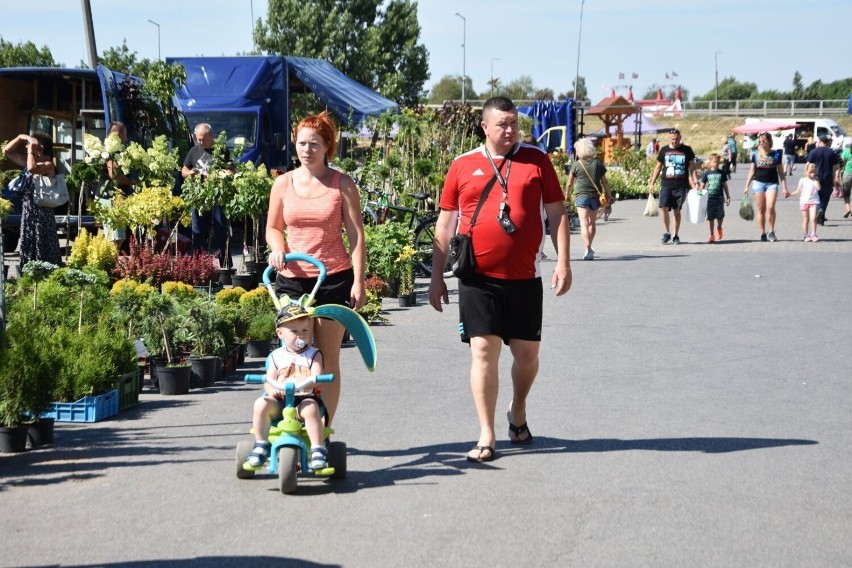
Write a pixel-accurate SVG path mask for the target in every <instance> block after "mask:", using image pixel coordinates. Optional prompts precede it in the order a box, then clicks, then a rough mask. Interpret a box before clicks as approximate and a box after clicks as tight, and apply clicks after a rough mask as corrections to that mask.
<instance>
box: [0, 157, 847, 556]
mask: <svg viewBox="0 0 852 568" xmlns="http://www.w3.org/2000/svg"><path fill="white" fill-rule="evenodd" d="M797 173H798V172H797ZM743 177H744V174H743V170H741V173H740V174H738V175H737V177H736V178H735V180H734V182H732V189H733V195H734V196H735V202H734V203H733V204H732V205H731V207H729V208H728V218H727V221H726V224H725V234H726V239H725V240H724V241H723V242H721V243H716V244H706V243H705V242H703V241H704V240H705V238H706V233H707V230H706V228H705V226H704V225H703V224H702V225H692V224H689V223H686V224H685V226H684V227H683V229H682V230H681V238H682V240H683V241H684V244H681V245H678V246H673V245H665V246H664V245H661V244H660V243H659V237H660V233H662V229H661V223H660V221H659V219H651V218H647V217H643V216H642V209H643V207H644V203H642V202H638V201H632V202H618V203H616V205H615V210H614V213H613V216H612V218H611V220H610V221H609V222H607V223H602V224H601V226H600V228H599V232H598V238H597V241H596V243H595V248H596V250H597V252H598V259H597V260H595V261H593V262H583V261H581V260H579V258H580V257H581V256H582V247H581V245H580V240H579V236H578V235H573V236H572V246H573V251H572V258H573V259H575V261H574V262H572V267H573V272H574V286H573V288H572V290H571V291H570V292H569V293H568V294H567V295H566V296H563V297H561V298H554V297H553V296H552V294H548V293H546V294H545V310H546V312H545V329H544V342H543V344H542V353H541V371H540V375H539V379H538V382H537V383H536V386H535V388H534V390H533V393H532V396H531V399H530V401H529V410H528V414H529V424H530V428H531V430H532V432H533V434H534V435H535V440H536V441H535V444H534V445H533V446H531V447H512V446H511V445H510V444H509V442H508V436H507V434H506V420H505V418H504V415H503V412H504V411H503V410H501V411H500V412H498V426H499V428H498V433H499V436H500V439H499V441H498V444H497V452H498V459H497V460H495V461H494V462H491V463H489V464H487V465H476V464H469V463H468V462H467V461H465V459H464V456H465V453H466V451H467V450H468V449H470V447H472V445H473V444H474V443H475V441H476V436H477V426H476V418H475V413H474V410H473V404H472V401H471V398H470V393H469V388H468V385H467V367H468V354H467V351H466V348H465V347H464V346H463V345H462V344H461V343H460V342H459V341H458V339H457V337H456V336H455V329H456V317H457V307H456V306H455V296H454V294H453V295H451V298H452V305H450V306H449V307H448V309H447V310H446V311H445V312H444V313H443V314H440V313H438V312H435V311H434V310H432V309H431V308H430V307H429V306H428V305H424V300H423V297H424V296H423V295H424V294H425V285H426V282H425V281H419V282H418V288H419V291H420V292H421V305H419V306H417V307H414V308H410V309H400V308H396V307H394V306H393V304H392V303H391V302H392V300H386V306H387V307H388V316H389V318H390V323H389V324H388V325H384V326H377V327H375V328H374V333H375V336H376V341H377V344H378V349H379V365H378V369H377V371H376V372H375V373H373V374H370V373H367V372H366V371H365V370H364V368H363V365H361V364H360V362H359V360H358V358H357V354H356V352H355V349H352V348H348V349H345V350H344V369H345V376H344V377H343V382H344V384H343V398H342V402H341V408H340V411H339V414H338V419H337V421H336V424H335V426H336V427H337V428H338V435H337V436H336V438H337V439H338V440H343V441H345V442H346V443H347V444H348V445H349V461H348V467H349V474H348V477H347V478H346V480H344V481H340V482H332V483H330V482H324V481H316V480H306V481H303V482H300V488H299V489H300V492H299V494H298V495H295V496H282V495H280V494H279V493H278V492H277V491H276V480H274V479H272V478H269V477H266V478H257V479H254V480H242V481H241V480H237V479H236V478H235V476H234V455H233V454H234V447H235V445H236V443H237V441H238V440H240V439H243V438H244V437H245V436H246V432H247V430H248V428H249V418H250V409H251V403H252V400H253V399H254V397H255V396H256V394H257V387H256V386H246V385H243V384H242V383H240V382H239V381H238V380H230V381H222V382H219V383H217V384H216V385H215V386H214V387H211V388H208V389H204V390H200V391H193V392H191V393H190V394H189V395H186V396H176V397H162V396H160V395H159V394H156V393H154V392H153V391H150V390H147V391H146V392H145V393H144V394H143V395H142V396H141V404H140V405H139V406H138V407H137V408H136V409H133V410H130V411H126V412H124V413H122V414H120V415H119V416H117V417H115V418H113V419H110V420H107V421H104V422H100V423H96V424H88V425H75V424H58V426H57V432H56V444H55V446H54V447H53V448H45V449H39V450H36V451H30V452H27V453H24V454H19V455H0V511H2V514H0V534H2V535H3V538H2V541H3V555H2V556H0V565H2V566H59V565H61V566H154V565H156V566H199V567H201V566H204V567H219V566H245V565H264V566H345V567H362V566H363V567H367V566H370V567H373V566H439V565H440V566H489V567H503V566H506V567H516V566H655V567H657V566H720V567H722V566H724V567H730V566H748V567H755V566H772V567H777V566H791V567H793V566H795V567H802V566H820V567H823V566H849V565H852V530H850V527H852V491H850V488H852V467H850V465H852V460H850V451H849V448H850V447H852V419H851V418H850V410H849V409H850V407H852V389H850V388H849V379H850V372H849V369H850V363H852V362H850V357H849V323H848V322H849V318H850V317H852V305H850V303H851V302H850V297H849V283H850V278H851V277H852V264H850V258H852V256H850V252H852V220H843V219H840V212H841V208H842V205H841V204H838V203H837V202H836V201H833V202H832V205H831V206H830V207H829V211H828V217H829V222H828V223H827V225H826V226H825V227H824V228H821V231H820V233H821V236H822V238H823V240H822V241H821V242H819V243H802V242H800V238H801V229H800V214H799V211H798V207H797V202H796V201H795V200H787V201H784V202H782V203H780V204H779V220H778V228H777V233H778V237H779V239H780V240H779V241H778V242H776V243H764V242H757V241H756V238H757V236H758V231H757V229H756V228H755V226H754V223H747V222H745V221H743V220H741V219H740V218H739V217H738V216H737V214H736V212H737V207H738V199H739V195H740V193H741V191H742V183H743ZM835 219H839V220H835ZM550 253H551V258H552V257H553V252H552V250H550ZM552 266H553V265H552V261H545V263H544V273H545V275H547V276H548V277H549V275H550V273H551V271H552ZM450 285H451V288H452V291H454V288H455V283H454V281H452V280H451V281H450ZM507 355H508V353H504V357H503V360H502V364H501V374H502V377H503V382H502V385H503V388H502V389H501V393H500V398H499V403H498V404H499V408H500V409H504V408H506V406H507V405H508V403H509V397H510V396H511V395H510V388H508V387H509V384H508V381H507V378H506V377H507V373H508V371H509V365H510V362H509V359H508V357H507ZM259 365H260V361H253V362H251V364H249V365H247V366H246V368H245V369H244V370H247V369H252V368H257V367H259Z"/></svg>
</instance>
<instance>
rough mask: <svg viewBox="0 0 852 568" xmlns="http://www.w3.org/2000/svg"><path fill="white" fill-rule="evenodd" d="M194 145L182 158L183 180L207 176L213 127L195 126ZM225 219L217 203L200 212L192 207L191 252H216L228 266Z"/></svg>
mask: <svg viewBox="0 0 852 568" xmlns="http://www.w3.org/2000/svg"><path fill="white" fill-rule="evenodd" d="M195 141H196V144H195V146H193V147H192V148H190V150H189V153H187V155H186V159H185V160H184V161H183V168H181V175H182V176H183V178H184V179H186V178H188V177H190V176H194V175H200V176H206V175H208V173H209V171H210V166H211V164H212V162H213V142H214V139H213V130H212V128H211V126H210V125H209V124H207V123H206V122H202V123H199V124H197V125H196V126H195ZM211 225H212V227H213V242H212V243H211V242H210V228H211ZM227 226H228V225H227V220H226V219H225V214H224V213H223V212H222V208H221V207H219V206H218V205H216V206H215V207H214V208H213V209H212V210H211V211H206V212H204V213H200V212H199V211H198V210H197V209H193V210H192V252H196V251H199V250H200V251H208V250H210V252H213V251H214V250H215V251H216V254H217V255H218V256H219V263H220V264H221V265H222V266H223V267H227V266H230V262H228V260H229V259H227V254H228V251H226V250H225V248H226V246H225V244H226V243H227Z"/></svg>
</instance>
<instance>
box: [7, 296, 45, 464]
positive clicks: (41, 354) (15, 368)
mask: <svg viewBox="0 0 852 568" xmlns="http://www.w3.org/2000/svg"><path fill="white" fill-rule="evenodd" d="M27 312H28V313H27V315H26V317H19V318H16V321H14V322H10V323H9V327H8V329H7V330H6V331H5V332H3V335H2V339H0V452H22V451H24V450H25V449H26V444H27V436H28V434H29V431H30V428H31V423H32V420H33V418H36V419H38V418H39V417H40V416H41V414H42V413H43V412H44V411H46V410H47V409H48V408H49V406H50V403H51V401H52V394H53V382H54V381H55V374H54V373H53V369H52V367H53V354H52V353H50V351H51V349H50V347H51V341H50V339H49V337H48V335H47V331H48V329H47V327H46V326H45V325H44V324H43V323H41V319H40V318H39V317H38V314H37V313H36V312H35V311H34V310H27ZM51 424H52V421H51Z"/></svg>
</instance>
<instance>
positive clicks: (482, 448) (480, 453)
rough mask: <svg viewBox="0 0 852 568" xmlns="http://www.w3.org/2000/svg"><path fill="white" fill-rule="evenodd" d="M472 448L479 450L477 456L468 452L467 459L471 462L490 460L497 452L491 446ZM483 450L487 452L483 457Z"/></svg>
mask: <svg viewBox="0 0 852 568" xmlns="http://www.w3.org/2000/svg"><path fill="white" fill-rule="evenodd" d="M473 449H474V450H477V451H478V452H479V457H478V458H475V457H473V456H471V455H470V454H468V456H467V461H469V462H473V463H485V462H490V461H491V460H493V459H494V458H495V457H496V456H497V453H496V452H495V451H494V448H493V447H492V446H476V447H475V448H473ZM471 451H473V450H471ZM483 452H488V457H485V458H484V457H482V453H483Z"/></svg>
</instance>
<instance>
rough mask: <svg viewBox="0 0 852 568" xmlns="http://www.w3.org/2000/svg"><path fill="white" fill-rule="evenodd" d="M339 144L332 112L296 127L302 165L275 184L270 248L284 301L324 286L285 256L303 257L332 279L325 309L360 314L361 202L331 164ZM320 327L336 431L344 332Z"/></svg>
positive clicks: (311, 270) (320, 296)
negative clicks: (318, 263)
mask: <svg viewBox="0 0 852 568" xmlns="http://www.w3.org/2000/svg"><path fill="white" fill-rule="evenodd" d="M336 140H337V132H336V129H335V127H334V124H333V123H332V122H331V120H330V119H329V117H328V115H327V114H326V113H324V112H323V113H322V114H319V115H313V116H308V117H306V118H304V119H303V120H302V121H301V122H300V123H299V125H298V126H297V127H296V154H297V156H298V157H299V161H300V162H301V166H299V167H298V168H296V169H295V170H293V171H292V172H287V173H286V174H284V175H282V176H279V177H278V179H276V180H275V183H274V184H273V185H272V194H271V195H270V198H269V215H268V216H267V221H266V242H267V244H268V245H269V248H270V249H271V250H272V252H271V253H270V254H269V265H270V266H272V267H274V268H275V269H276V270H278V272H279V274H278V279H277V281H276V292H277V293H278V294H281V293H282V292H283V293H286V294H288V295H289V296H290V297H291V298H299V297H300V296H301V295H302V293H308V292H310V290H311V289H312V288H313V286H314V284H315V283H316V279H317V275H318V271H317V270H316V268H315V267H313V266H308V265H306V264H297V263H290V264H288V265H287V266H286V267H285V265H284V254H285V253H288V252H301V253H305V254H309V255H311V256H313V257H315V258H317V259H319V260H320V261H322V262H323V264H325V265H326V270H327V277H326V279H325V281H324V282H323V285H322V286H321V287H320V289H319V291H318V292H317V295H316V303H317V305H322V304H344V305H349V306H350V307H351V308H352V309H354V310H357V309H359V308H361V307H363V306H364V303H365V302H366V299H367V297H366V292H365V289H364V270H365V264H366V247H365V245H364V225H363V222H362V219H361V200H360V196H359V194H358V188H357V187H356V186H355V182H354V181H352V179H351V178H350V177H349V176H347V175H345V174H342V173H340V172H338V171H336V170H333V169H332V168H330V167H328V165H327V159H331V158H333V157H334V152H335V147H336ZM343 229H345V230H346V236H347V237H348V239H349V251H348V252H347V251H346V248H345V246H344V244H343V236H342V233H343ZM285 230H286V233H287V239H286V240H285V238H284V233H285ZM315 325H316V329H315V332H314V340H315V343H316V347H317V348H319V350H320V351H321V352H322V356H323V363H324V365H323V367H324V368H325V371H326V372H327V373H334V381H333V382H331V383H326V384H324V385H323V387H322V396H323V402H324V403H325V406H326V409H327V411H328V423H329V424H331V421H332V418H334V413H335V411H336V410H337V404H338V401H339V399H340V383H341V381H340V344H341V342H342V341H343V332H344V329H343V326H342V325H341V324H339V323H338V322H336V321H333V320H327V319H317V320H316V323H315Z"/></svg>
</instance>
